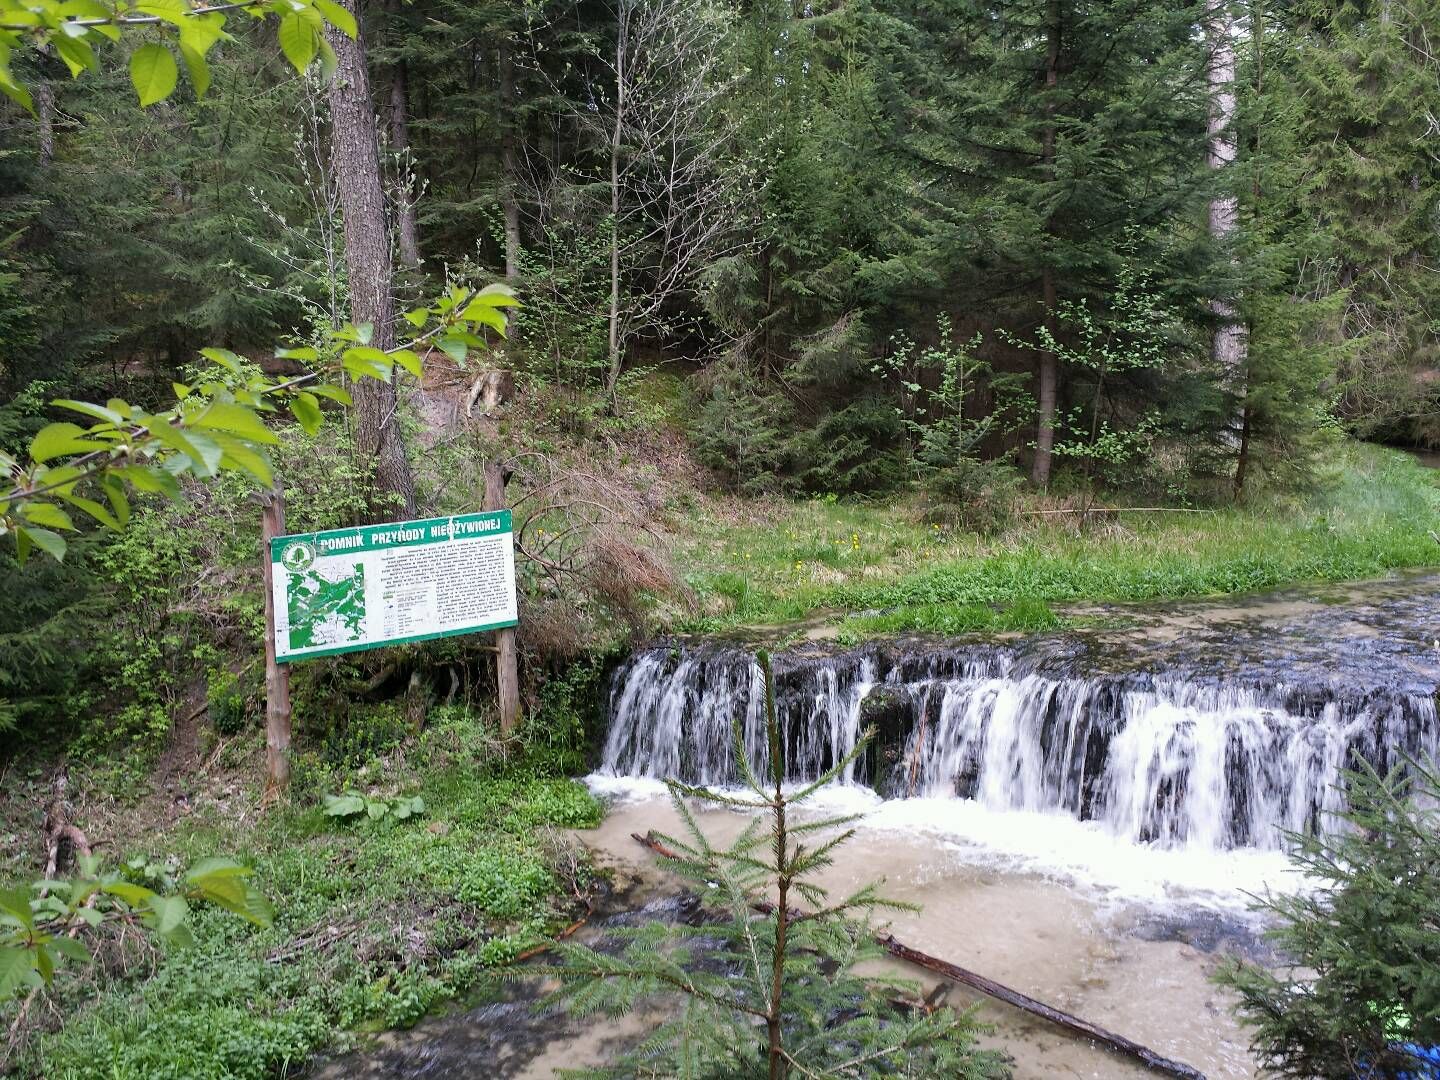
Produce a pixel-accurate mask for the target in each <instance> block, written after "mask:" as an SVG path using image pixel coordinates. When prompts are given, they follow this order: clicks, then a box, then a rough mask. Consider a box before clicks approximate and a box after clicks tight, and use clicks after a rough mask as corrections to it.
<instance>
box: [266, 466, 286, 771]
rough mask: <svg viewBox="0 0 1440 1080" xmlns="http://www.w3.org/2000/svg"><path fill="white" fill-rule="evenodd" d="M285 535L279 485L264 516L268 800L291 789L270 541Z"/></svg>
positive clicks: (283, 512)
mask: <svg viewBox="0 0 1440 1080" xmlns="http://www.w3.org/2000/svg"><path fill="white" fill-rule="evenodd" d="M283 535H285V492H284V489H283V488H281V486H280V485H279V484H278V483H277V484H276V485H275V486H274V488H272V489H271V491H270V494H269V495H268V496H266V497H265V501H264V503H263V509H262V511H261V515H260V567H261V577H262V581H263V582H264V588H265V797H266V798H267V799H274V798H277V797H279V796H280V795H283V794H284V792H285V789H286V788H288V787H289V786H290V669H289V668H288V667H286V666H285V665H284V664H281V663H279V662H278V661H277V660H276V659H275V574H274V566H273V564H272V563H271V561H270V541H271V540H273V539H275V537H277V536H283Z"/></svg>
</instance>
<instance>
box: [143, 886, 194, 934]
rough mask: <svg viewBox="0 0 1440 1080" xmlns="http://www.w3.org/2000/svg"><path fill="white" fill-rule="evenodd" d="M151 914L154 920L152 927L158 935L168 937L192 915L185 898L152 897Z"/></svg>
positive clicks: (152, 920) (151, 922) (151, 921)
mask: <svg viewBox="0 0 1440 1080" xmlns="http://www.w3.org/2000/svg"><path fill="white" fill-rule="evenodd" d="M150 912H151V914H152V916H153V918H152V919H151V920H150V926H151V928H152V929H153V930H155V932H156V933H158V934H161V935H164V936H168V935H170V934H173V933H174V932H175V930H176V929H177V928H178V927H179V926H180V925H181V924H182V923H184V921H185V917H186V916H187V915H189V914H190V905H189V904H187V903H185V898H184V897H183V896H152V897H151V898H150Z"/></svg>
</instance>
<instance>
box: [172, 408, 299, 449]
mask: <svg viewBox="0 0 1440 1080" xmlns="http://www.w3.org/2000/svg"><path fill="white" fill-rule="evenodd" d="M185 422H186V426H188V427H190V428H192V429H193V428H210V429H213V430H215V431H228V432H230V433H231V434H232V435H238V436H240V438H242V439H247V440H249V441H250V442H258V443H274V442H278V441H279V440H278V439H277V438H276V436H275V433H274V432H273V431H271V430H270V429H269V428H267V427H266V426H265V423H264V421H262V420H261V419H260V417H259V416H257V415H256V414H255V412H254V411H253V410H251V409H247V408H246V407H245V406H244V405H236V404H233V403H232V402H228V401H215V402H211V403H210V404H209V405H207V406H205V408H203V409H201V410H200V411H199V412H196V413H191V414H190V415H189V416H187V417H186V418H185Z"/></svg>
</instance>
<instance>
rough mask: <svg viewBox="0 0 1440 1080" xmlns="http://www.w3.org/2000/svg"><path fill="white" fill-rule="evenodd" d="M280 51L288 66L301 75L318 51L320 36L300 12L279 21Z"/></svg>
mask: <svg viewBox="0 0 1440 1080" xmlns="http://www.w3.org/2000/svg"><path fill="white" fill-rule="evenodd" d="M279 34H280V51H281V52H283V53H284V54H285V59H287V60H289V61H290V66H291V67H293V68H294V69H295V70H296V71H298V72H300V73H301V74H302V75H303V74H304V73H305V69H306V68H308V67H309V66H310V62H311V61H312V60H314V59H315V54H316V53H317V52H319V51H320V35H319V34H318V33H316V31H315V27H314V26H313V25H311V23H310V22H309V21H308V20H307V19H305V18H304V17H303V16H302V15H301V14H300V12H298V11H292V12H289V13H288V14H286V15H285V16H284V17H282V18H281V20H280V31H279Z"/></svg>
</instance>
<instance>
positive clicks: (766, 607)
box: [0, 430, 1440, 1080]
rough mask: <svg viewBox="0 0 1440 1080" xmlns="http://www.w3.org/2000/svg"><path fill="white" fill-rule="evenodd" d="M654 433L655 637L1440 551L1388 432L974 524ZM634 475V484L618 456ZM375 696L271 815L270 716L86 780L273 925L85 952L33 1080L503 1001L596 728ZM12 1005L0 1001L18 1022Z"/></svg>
mask: <svg viewBox="0 0 1440 1080" xmlns="http://www.w3.org/2000/svg"><path fill="white" fill-rule="evenodd" d="M646 440H647V441H646V443H645V445H644V446H641V447H639V449H638V450H637V449H636V448H634V447H625V446H622V447H620V450H619V456H624V455H632V456H633V457H634V458H635V459H636V460H637V461H639V462H640V464H639V465H637V466H634V467H633V468H632V476H631V483H630V484H629V485H628V486H629V487H630V488H631V489H632V490H634V491H635V492H636V493H637V501H638V500H639V498H640V495H641V493H644V492H645V491H646V489H647V488H648V489H649V491H650V493H651V494H650V503H651V506H652V507H653V513H652V517H653V524H654V525H655V527H656V529H657V531H658V532H659V533H660V535H661V536H662V537H663V539H664V542H665V544H666V546H667V547H668V548H669V558H670V561H671V563H672V565H673V567H674V570H675V573H676V575H677V577H678V578H679V579H680V580H681V581H683V582H684V584H685V585H686V586H687V589H686V590H685V592H686V594H687V595H686V597H685V599H684V600H683V601H680V602H675V601H671V602H668V603H666V604H662V605H659V606H658V607H657V609H656V610H655V612H654V615H655V616H656V619H657V621H656V623H655V627H656V629H659V630H664V629H670V630H679V631H688V632H709V633H741V632H746V631H751V630H754V631H758V632H760V633H763V634H765V635H768V636H774V637H784V636H786V635H788V634H790V633H792V632H794V628H795V627H796V626H797V625H799V624H804V625H805V626H806V627H807V630H808V631H813V630H814V628H815V627H817V626H819V627H822V628H823V629H824V632H826V633H833V634H835V635H838V636H839V637H840V638H841V639H842V640H859V639H861V638H864V637H868V636H871V635H880V634H887V633H898V632H904V631H911V630H918V631H931V632H938V633H961V632H969V631H986V630H989V631H1002V630H1033V629H1044V628H1047V627H1051V626H1054V625H1057V624H1058V623H1059V622H1061V621H1062V620H1065V619H1067V618H1069V617H1070V615H1069V613H1068V612H1067V611H1066V609H1065V605H1068V604H1075V603H1080V602H1086V601H1110V600H1131V601H1133V600H1146V599H1171V598H1181V597H1195V596H1204V595H1214V594H1223V593H1238V592H1250V591H1255V590H1261V589H1269V588H1275V587H1280V586H1284V585H1288V584H1291V583H1298V582H1303V581H1321V580H1323V581H1339V580H1353V579H1361V578H1368V577H1376V576H1381V575H1384V574H1385V573H1387V572H1389V571H1392V570H1396V569H1400V568H1405V567H1413V566H1424V565H1436V564H1440V539H1437V534H1436V530H1437V529H1440V485H1437V478H1440V473H1437V472H1436V471H1434V470H1427V469H1425V468H1423V467H1422V466H1420V465H1419V464H1418V463H1417V462H1416V461H1415V460H1414V459H1413V458H1411V457H1409V456H1407V455H1405V454H1402V453H1399V452H1395V451H1388V450H1381V449H1378V448H1374V447H1365V446H1348V447H1346V448H1344V449H1343V451H1342V452H1339V453H1337V454H1336V455H1334V457H1333V458H1332V459H1331V461H1330V462H1329V464H1328V465H1327V466H1326V467H1325V469H1324V470H1322V472H1321V474H1320V475H1319V476H1318V477H1317V478H1316V481H1315V483H1314V484H1313V486H1312V487H1311V488H1310V489H1308V490H1307V491H1305V492H1303V493H1299V494H1291V495H1286V496H1278V495H1277V496H1265V497H1263V498H1258V497H1257V500H1256V502H1255V503H1253V504H1251V505H1248V506H1240V507H1225V508H1221V509H1199V508H1197V509H1195V510H1194V511H1193V512H1184V511H1173V512H1158V513H1157V512H1153V511H1150V510H1140V509H1129V510H1127V509H1124V507H1123V505H1121V504H1119V503H1117V502H1110V503H1105V502H1099V503H1096V504H1095V505H1094V506H1092V507H1090V510H1091V511H1092V512H1089V513H1084V514H1081V513H1076V512H1074V511H1077V510H1081V509H1085V508H1086V501H1085V500H1084V499H1082V498H1081V497H1079V496H1073V497H1070V498H1065V497H1061V496H1045V497H1041V496H1034V495H1031V496H1026V497H1024V498H1023V499H1022V500H1021V501H1019V502H1018V503H1017V504H1016V505H1014V506H1011V507H1010V508H1008V512H1007V515H1006V519H1005V520H1004V521H1001V522H998V523H995V524H994V525H993V526H992V527H990V528H988V529H986V530H984V531H976V530H974V529H972V528H967V527H965V526H963V525H961V524H959V523H957V521H956V520H955V519H954V518H953V516H952V515H951V514H950V513H949V512H947V511H946V510H945V508H943V507H940V506H937V505H936V504H933V503H931V502H929V501H927V500H925V499H922V498H920V497H918V496H902V497H896V498H893V499H889V500H885V501H875V502H867V501H849V500H835V499H829V498H825V499H809V500H790V499H784V498H763V499H760V498H757V499H741V498H739V497H735V496H724V495H716V494H713V493H710V492H708V491H706V490H705V489H704V484H703V482H702V481H701V480H700V479H697V477H698V473H699V470H697V468H696V466H695V465H694V463H693V461H691V460H690V459H689V458H688V454H687V452H686V451H685V449H684V447H683V437H682V436H679V435H678V434H677V433H676V432H675V431H674V430H672V431H671V432H669V433H668V434H666V433H663V432H662V433H660V434H658V435H654V434H652V435H650V436H647V437H646ZM666 447H668V448H669V449H666ZM676 447H679V449H676ZM657 461H659V464H658V465H657V464H656V462H657ZM617 471H618V473H619V474H620V475H621V476H622V479H623V478H624V476H623V474H624V466H623V464H622V465H621V466H620V467H619V468H618V470H617ZM612 475H614V474H612ZM623 486H624V485H622V487H623ZM1186 509H1187V510H1189V509H1190V508H1186ZM1053 511H1062V512H1060V513H1055V512H1053ZM542 712H543V710H542ZM359 713H360V710H359V708H358V706H357V708H356V710H355V713H354V714H352V715H351V716H350V717H349V718H348V720H347V723H348V724H349V725H351V726H352V727H353V728H354V730H355V731H356V733H357V738H356V739H355V740H354V743H353V745H351V746H349V747H348V748H347V747H341V748H340V751H341V752H339V753H337V752H336V748H335V747H330V748H328V750H327V748H325V747H319V746H311V745H306V744H305V742H304V739H303V738H302V739H301V740H300V741H299V742H298V743H297V758H296V771H295V780H294V785H293V791H292V797H291V799H290V801H289V803H288V804H287V805H283V806H280V807H276V808H273V809H270V810H267V811H263V812H262V811H261V810H259V809H258V807H259V805H260V790H259V779H260V775H259V773H260V770H259V766H258V762H259V760H260V759H261V756H262V754H263V738H262V736H261V734H260V732H259V731H258V730H256V729H255V728H253V727H251V728H248V729H245V730H242V731H240V732H239V733H237V734H234V735H230V736H222V735H220V734H219V733H217V732H215V731H213V730H211V728H210V726H209V725H208V723H206V724H204V726H200V727H197V724H196V723H195V722H194V721H193V716H192V720H191V722H189V723H177V725H176V727H175V728H174V729H173V730H172V731H171V732H170V734H169V736H168V749H166V750H165V751H164V753H163V754H161V756H160V757H159V759H158V761H156V760H154V759H150V760H149V763H148V764H147V766H146V767H147V769H151V770H152V771H151V772H149V773H148V774H147V775H146V776H144V777H141V778H139V779H138V780H137V781H136V782H135V783H134V784H133V785H132V786H131V787H130V788H129V789H127V790H126V791H124V792H123V793H122V794H121V795H120V796H119V797H116V796H115V793H114V792H113V791H111V792H110V793H109V797H101V796H103V795H104V790H103V785H94V784H92V785H89V786H88V787H87V785H86V784H85V783H84V782H83V781H82V782H81V783H79V784H77V785H75V787H74V788H73V789H72V798H73V799H74V801H75V806H74V815H73V816H74V819H75V820H77V821H78V822H80V823H81V824H82V826H84V827H85V828H87V829H88V830H90V832H91V833H92V835H93V837H94V838H96V839H98V840H100V841H101V842H102V843H103V847H102V848H101V850H102V851H103V853H104V854H105V856H106V858H107V860H108V861H109V862H110V863H111V864H112V865H113V864H115V863H117V862H118V863H120V864H122V865H125V866H126V867H127V868H128V869H127V873H129V874H131V875H132V876H133V877H134V878H135V879H136V880H138V881H144V882H150V883H154V882H156V881H157V880H158V881H162V882H163V881H164V879H165V878H166V877H167V876H173V875H174V874H175V873H176V872H177V870H178V869H179V868H181V867H183V866H185V865H188V864H190V863H192V862H193V861H195V860H196V859H199V858H202V857H205V856H208V855H213V854H225V855H229V856H231V857H234V858H237V859H239V860H241V861H243V862H245V863H246V864H247V865H250V866H252V867H254V869H255V875H256V878H255V880H256V882H257V884H258V885H259V886H260V888H261V890H262V891H263V892H264V893H265V894H266V895H267V896H268V897H269V898H270V900H271V901H272V902H273V903H274V904H275V906H276V909H277V911H278V917H277V919H276V922H275V925H274V926H273V927H271V928H270V929H266V930H260V931H257V930H254V929H253V928H251V927H249V926H247V925H244V924H241V923H239V922H238V921H237V920H234V919H232V918H229V917H227V916H224V915H222V914H221V913H218V912H216V911H213V910H205V909H197V910H196V912H195V913H194V921H195V924H196V925H195V929H196V938H197V941H198V943H197V944H196V945H195V946H193V947H191V948H188V949H183V950H176V949H166V950H164V951H163V952H156V951H153V950H151V949H150V948H148V947H147V946H144V945H143V944H142V943H141V942H139V941H137V940H136V939H135V938H134V937H133V936H132V937H129V938H126V939H123V940H118V941H115V942H112V943H110V944H109V945H108V946H107V947H106V948H105V950H103V952H102V955H101V958H100V961H99V962H98V963H97V964H95V965H93V966H92V967H90V968H88V969H87V968H81V967H79V966H78V965H71V966H68V967H67V968H66V969H65V970H62V972H61V974H60V975H59V976H58V977H57V981H56V984H55V988H54V991H53V992H52V993H51V994H49V995H47V996H46V998H45V999H44V1000H43V1001H42V1002H41V1004H40V1005H39V1006H38V1007H37V1008H36V1010H35V1017H34V1019H35V1020H36V1021H37V1023H36V1025H35V1027H36V1032H35V1033H34V1034H33V1036H32V1037H31V1038H29V1039H28V1040H26V1041H25V1043H24V1046H23V1048H22V1049H21V1050H20V1051H19V1053H18V1055H17V1056H15V1057H13V1058H12V1062H11V1065H12V1067H13V1068H15V1069H16V1070H17V1071H18V1074H19V1075H24V1076H44V1077H47V1078H55V1080H60V1078H81V1077H85V1078H89V1077H95V1078H100V1077H106V1078H111V1080H114V1078H140V1077H145V1078H151V1077H177V1078H178V1077H190V1076H217V1077H236V1078H252V1077H253V1078H257V1080H258V1078H261V1077H271V1076H277V1075H297V1074H299V1073H300V1072H301V1071H302V1070H303V1069H304V1068H305V1063H306V1062H307V1061H308V1060H309V1059H311V1058H312V1056H313V1055H314V1054H315V1053H317V1052H321V1051H329V1050H334V1049H337V1048H343V1047H344V1046H345V1045H346V1044H347V1043H350V1042H353V1041H354V1039H355V1037H356V1033H363V1032H366V1031H376V1030H380V1029H385V1028H392V1027H398V1026H405V1025H408V1024H410V1023H413V1022H414V1021H415V1020H416V1019H418V1018H419V1017H420V1016H421V1015H423V1014H424V1013H425V1012H426V1011H427V1010H430V1009H432V1008H435V1007H438V1006H439V1005H441V1004H442V1003H444V1002H446V1001H449V1000H454V999H456V998H461V997H470V996H473V995H475V994H479V993H486V992H489V991H487V989H486V987H487V986H489V987H493V986H494V984H493V982H491V981H490V976H489V973H490V972H492V971H493V970H494V969H495V968H496V967H498V966H503V965H504V964H505V963H506V962H508V961H509V960H511V959H512V958H514V957H515V956H516V955H518V954H520V953H522V952H524V951H525V950H527V949H528V948H530V947H531V946H532V945H533V944H534V943H536V942H537V941H539V940H541V939H542V938H543V937H544V936H545V935H546V934H550V933H554V932H555V931H556V930H557V929H558V928H560V927H563V926H565V925H567V924H569V923H570V922H571V921H572V920H573V919H574V918H575V917H576V913H577V910H581V909H582V908H583V904H582V903H581V902H580V901H579V899H578V897H579V896H580V895H581V894H583V893H584V892H585V891H586V888H587V874H588V873H589V871H588V868H587V864H586V862H585V860H584V859H583V857H581V856H579V855H578V854H577V853H576V852H575V851H574V850H572V849H571V848H570V847H568V846H567V844H566V843H565V842H564V841H563V840H562V839H561V835H562V834H561V830H563V829H565V828H567V827H574V826H583V825H587V824H593V823H594V822H596V821H598V820H599V817H600V815H601V813H602V811H601V808H600V806H599V805H598V804H597V803H596V802H595V800H594V799H593V798H591V796H590V795H589V794H588V792H587V791H586V790H585V789H584V788H583V787H582V786H581V785H579V784H578V783H577V782H575V781H573V780H570V779H567V778H565V776H564V775H563V772H564V768H563V767H562V763H561V761H560V759H559V758H557V757H556V756H555V755H554V754H553V753H550V752H548V751H547V750H546V748H545V747H546V738H547V737H551V736H547V734H546V733H547V732H549V731H551V730H552V729H557V728H558V727H559V726H560V725H562V724H572V725H573V724H577V723H579V721H577V720H576V719H575V718H574V717H567V718H565V719H563V720H562V719H560V718H557V717H553V716H547V715H543V714H542V715H538V716H535V717H532V718H531V721H530V723H531V725H532V726H531V731H532V732H533V733H534V734H533V735H532V739H531V742H530V743H528V744H526V745H523V746H510V747H499V746H497V745H496V743H495V740H494V738H493V736H492V735H491V734H489V731H490V729H489V727H488V725H487V723H486V721H485V718H484V717H482V716H479V715H477V714H475V713H472V712H468V711H466V710H462V709H459V708H438V709H433V710H432V711H431V712H430V714H429V716H428V717H427V718H426V721H425V725H424V729H423V731H422V732H420V733H418V734H416V733H415V732H414V731H413V730H411V729H410V728H409V727H408V726H403V727H402V728H400V729H399V730H398V731H397V729H396V728H395V726H394V725H393V724H392V725H391V726H390V727H388V728H387V727H385V726H384V725H383V724H382V725H380V727H379V728H377V729H376V730H375V732H373V733H372V734H374V738H370V737H368V736H367V735H366V733H365V732H364V731H363V730H361V727H360V726H359V724H360V721H359V719H358V716H359ZM382 729H383V730H382ZM591 735H592V737H593V735H594V733H593V731H592V732H591ZM116 753H117V755H123V754H124V753H125V750H124V749H123V748H121V749H118V750H117V751H116ZM53 764H54V763H53V761H51V760H45V761H37V762H29V761H26V760H24V759H21V760H18V761H11V762H9V763H6V764H4V765H0V768H3V769H4V770H5V773H4V776H3V786H0V883H7V882H9V881H13V880H22V879H26V878H28V877H33V876H34V866H35V863H36V855H37V850H38V846H39V835H40V826H41V822H40V816H41V814H42V813H43V808H44V807H45V805H46V804H47V802H48V797H49V784H50V783H51V777H52V770H53ZM77 764H78V765H79V767H80V768H81V770H83V769H84V768H86V767H91V768H93V767H94V766H95V763H77ZM564 764H565V765H569V766H570V767H572V768H573V764H574V762H573V761H571V760H566V761H565V762H564ZM346 790H358V791H361V792H363V793H365V794H366V795H367V796H370V797H382V796H383V797H394V796H406V797H409V796H414V795H419V796H420V797H421V798H422V799H423V800H424V804H425V809H424V812H423V813H421V814H419V815H418V816H416V817H412V818H410V819H408V820H404V821H397V820H395V819H394V818H393V816H388V817H381V818H380V819H379V820H369V819H368V818H367V817H366V816H365V815H361V816H360V819H359V820H358V821H356V820H340V819H337V818H335V817H330V816H327V815H326V814H325V812H324V809H323V796H325V795H332V794H337V793H340V792H342V791H346ZM97 791H98V794H96V793H97ZM13 1010H14V1007H13V1006H10V1007H8V1008H0V1030H8V1029H9V1027H10V1021H11V1019H12V1017H13ZM0 1072H3V1068H0Z"/></svg>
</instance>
